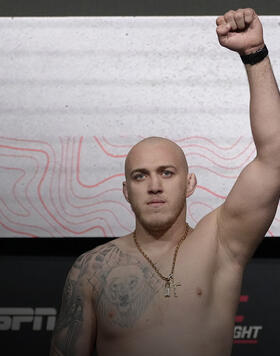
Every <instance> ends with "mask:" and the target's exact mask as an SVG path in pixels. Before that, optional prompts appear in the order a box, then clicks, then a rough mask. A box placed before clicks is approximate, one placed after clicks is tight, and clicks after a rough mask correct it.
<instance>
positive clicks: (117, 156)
mask: <svg viewBox="0 0 280 356" xmlns="http://www.w3.org/2000/svg"><path fill="white" fill-rule="evenodd" d="M93 138H94V139H95V141H96V142H97V144H98V146H99V147H100V148H101V150H102V151H103V152H104V153H105V154H106V155H107V156H109V157H113V158H125V157H126V156H127V154H125V155H114V154H112V153H110V152H108V151H107V150H105V148H104V146H103V145H102V143H101V142H100V141H99V140H98V138H97V137H96V136H93Z"/></svg>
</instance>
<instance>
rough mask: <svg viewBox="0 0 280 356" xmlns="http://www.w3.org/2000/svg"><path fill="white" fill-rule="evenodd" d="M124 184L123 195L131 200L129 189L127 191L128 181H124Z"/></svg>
mask: <svg viewBox="0 0 280 356" xmlns="http://www.w3.org/2000/svg"><path fill="white" fill-rule="evenodd" d="M122 185H123V195H124V197H125V199H126V201H128V202H129V199H128V191H127V183H126V182H123V184H122Z"/></svg>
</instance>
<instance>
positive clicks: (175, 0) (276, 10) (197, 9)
mask: <svg viewBox="0 0 280 356" xmlns="http://www.w3.org/2000/svg"><path fill="white" fill-rule="evenodd" d="M246 7H252V8H254V9H255V10H256V12H257V13H258V14H260V15H279V14H280V1H279V0H266V1H264V0H247V1H242V0H231V1H230V0H215V1H213V0H212V1H209V0H196V1H187V0H49V1H46V0H1V1H0V16H204V15H208V16H209V15H220V14H223V13H224V12H226V11H227V10H229V9H238V8H246Z"/></svg>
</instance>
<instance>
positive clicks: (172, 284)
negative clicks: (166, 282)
mask: <svg viewBox="0 0 280 356" xmlns="http://www.w3.org/2000/svg"><path fill="white" fill-rule="evenodd" d="M170 282H171V287H172V289H173V294H174V297H176V298H177V297H178V295H177V293H176V287H180V286H181V283H180V282H178V283H175V281H174V279H173V278H171V279H170Z"/></svg>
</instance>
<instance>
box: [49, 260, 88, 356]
mask: <svg viewBox="0 0 280 356" xmlns="http://www.w3.org/2000/svg"><path fill="white" fill-rule="evenodd" d="M83 257H84V256H81V257H79V258H78V259H77V260H76V262H75V263H74V265H73V269H77V270H78V277H77V278H76V279H71V277H70V276H68V277H67V279H66V282H65V286H64V291H63V296H62V303H61V309H60V313H59V317H58V319H57V322H56V327H55V330H54V334H53V343H52V351H51V355H52V356H72V355H74V354H75V351H74V350H75V343H76V341H77V338H78V336H79V333H80V330H81V326H82V323H83V309H84V301H83V298H82V295H81V288H80V287H81V286H80V283H81V279H82V277H83V275H84V274H85V273H86V269H87V263H88V259H87V258H86V257H85V258H83Z"/></svg>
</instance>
